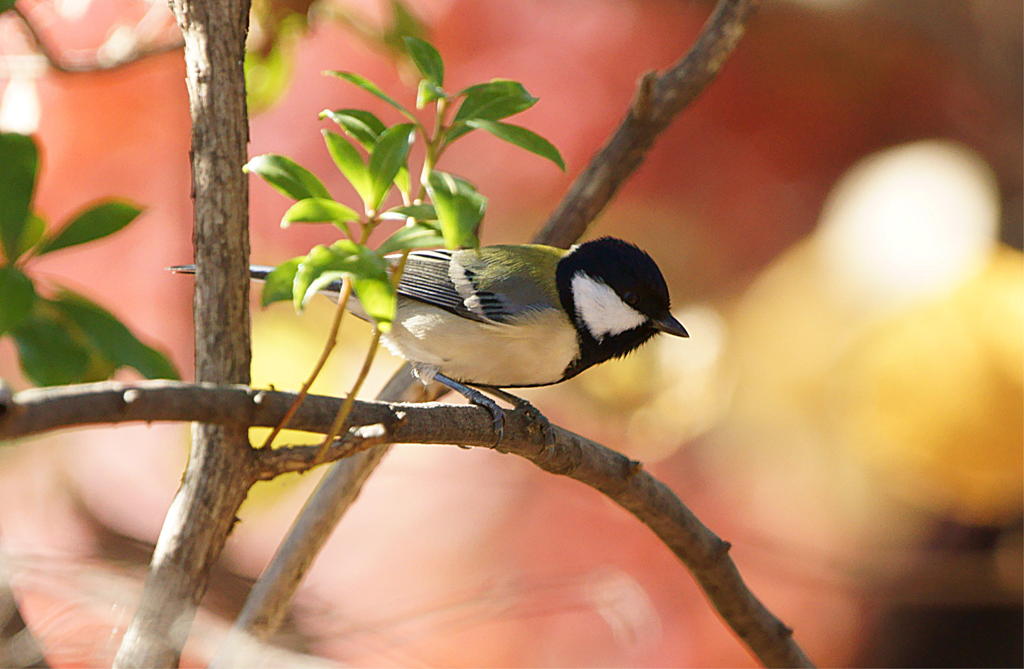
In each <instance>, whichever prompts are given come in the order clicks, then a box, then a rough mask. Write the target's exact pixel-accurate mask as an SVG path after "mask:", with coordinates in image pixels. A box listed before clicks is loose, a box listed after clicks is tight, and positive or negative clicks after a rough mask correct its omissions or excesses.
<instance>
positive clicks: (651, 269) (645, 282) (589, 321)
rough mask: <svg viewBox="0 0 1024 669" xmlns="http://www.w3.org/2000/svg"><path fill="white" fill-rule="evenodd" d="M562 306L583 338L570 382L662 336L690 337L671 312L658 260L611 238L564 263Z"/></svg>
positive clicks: (560, 277) (560, 278)
mask: <svg viewBox="0 0 1024 669" xmlns="http://www.w3.org/2000/svg"><path fill="white" fill-rule="evenodd" d="M556 280H557V283H558V291H559V296H560V298H561V301H562V306H563V307H564V308H565V310H566V311H567V312H568V314H569V316H570V318H571V319H572V321H573V324H574V325H575V326H576V330H577V332H579V336H580V358H579V359H578V360H576V361H575V362H574V363H573V365H572V366H570V368H569V369H568V370H566V376H567V377H569V376H575V375H576V374H578V373H579V372H581V371H583V370H584V369H586V368H587V367H590V366H591V365H595V364H597V363H599V362H604V361H605V360H608V359H609V358H616V357H619V356H623V355H626V354H627V353H629V352H630V351H632V350H634V349H635V348H637V347H638V346H640V345H641V344H643V343H644V342H646V341H647V340H648V339H650V338H651V337H653V336H654V335H655V334H657V333H658V332H666V333H668V334H673V335H676V336H680V337H686V336H689V335H687V333H686V330H685V329H684V328H683V326H682V325H681V324H680V323H679V322H678V321H677V320H675V318H673V317H672V314H671V313H670V312H669V306H670V302H669V295H668V286H667V285H666V284H665V278H664V277H663V276H662V275H661V270H659V269H658V266H657V264H655V262H654V260H653V259H652V258H651V257H650V256H649V255H647V254H646V253H644V252H643V251H641V250H640V249H639V248H637V247H636V246H634V245H632V244H630V243H628V242H624V241H622V240H620V239H613V238H612V237H602V238H601V239H595V240H594V241H590V242H587V243H585V244H581V245H580V246H579V247H577V248H576V249H575V250H573V251H572V252H571V253H569V254H568V255H566V256H565V257H564V258H563V259H562V260H561V261H560V262H559V263H558V269H557V276H556Z"/></svg>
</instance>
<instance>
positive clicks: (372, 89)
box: [324, 70, 416, 123]
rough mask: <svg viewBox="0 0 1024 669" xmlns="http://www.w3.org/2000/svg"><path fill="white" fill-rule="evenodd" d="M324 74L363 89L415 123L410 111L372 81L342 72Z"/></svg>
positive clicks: (352, 73) (332, 71) (330, 71)
mask: <svg viewBox="0 0 1024 669" xmlns="http://www.w3.org/2000/svg"><path fill="white" fill-rule="evenodd" d="M324 74H330V75H332V76H335V77H338V78H340V79H344V80H345V81H348V82H350V83H353V84H355V85H356V86H358V87H359V88H361V89H363V90H364V91H366V92H368V93H372V94H373V95H376V96H377V97H378V98H380V99H381V100H383V101H384V102H387V103H388V104H389V105H391V106H392V107H394V108H395V109H397V110H398V111H400V112H402V115H403V116H405V117H406V118H407V119H409V120H410V121H412V122H413V123H415V122H416V117H415V116H414V115H413V113H412V112H411V111H409V110H408V109H406V108H405V107H404V106H402V104H401V103H400V102H398V101H397V100H395V99H394V98H392V97H391V96H390V95H388V94H387V93H385V92H384V91H382V90H381V89H380V88H379V87H378V86H377V84H375V83H373V82H372V81H370V80H369V79H367V78H366V77H364V76H362V75H358V74H356V73H354V72H343V71H341V70H328V71H327V72H325V73H324Z"/></svg>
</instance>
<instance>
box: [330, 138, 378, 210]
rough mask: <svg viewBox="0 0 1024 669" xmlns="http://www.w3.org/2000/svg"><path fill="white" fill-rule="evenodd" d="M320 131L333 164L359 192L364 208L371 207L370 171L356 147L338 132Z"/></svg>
mask: <svg viewBox="0 0 1024 669" xmlns="http://www.w3.org/2000/svg"><path fill="white" fill-rule="evenodd" d="M320 132H321V133H322V134H323V136H324V142H326V144H327V152H328V153H330V154H331V158H332V159H334V164H335V165H337V166H338V169H339V170H341V173H342V174H344V175H345V178H346V179H348V182H349V183H350V184H352V187H353V188H355V189H356V193H358V194H359V197H360V199H362V201H363V205H364V206H365V207H366V209H371V208H372V207H371V206H370V201H371V200H372V199H373V191H372V187H371V185H370V173H369V172H368V171H367V169H366V163H364V162H363V157H362V156H360V155H359V151H358V150H357V149H356V147H354V146H352V144H350V143H349V141H348V140H347V139H345V138H344V137H342V136H341V135H339V134H338V133H336V132H331V131H330V130H321V131H320Z"/></svg>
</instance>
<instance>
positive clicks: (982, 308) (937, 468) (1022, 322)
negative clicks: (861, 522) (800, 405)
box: [833, 248, 1024, 523]
mask: <svg viewBox="0 0 1024 669" xmlns="http://www.w3.org/2000/svg"><path fill="white" fill-rule="evenodd" d="M833 378H834V379H835V380H836V383H837V386H838V387H839V389H840V390H841V392H842V396H843V398H844V400H845V401H843V402H842V403H841V406H842V407H843V409H844V410H843V411H842V412H841V414H840V417H841V419H840V420H841V423H840V424H841V427H842V430H843V433H844V435H845V438H846V439H845V441H846V443H847V444H848V445H849V446H850V447H851V448H852V449H853V450H854V452H856V453H858V454H859V455H860V456H861V457H863V458H865V460H866V461H867V462H868V463H869V464H870V465H871V466H872V467H874V468H876V469H877V470H878V471H880V472H882V473H883V474H884V475H885V477H886V481H887V482H888V484H889V485H888V488H889V489H890V490H892V491H894V492H895V493H897V494H899V495H902V496H904V497H905V498H908V499H911V500H913V501H914V502H915V503H917V504H920V505H924V506H926V507H928V508H930V509H932V510H933V511H936V512H940V513H950V514H953V515H955V516H958V517H960V518H961V519H963V520H966V521H968V522H975V523H1000V522H1006V521H1010V520H1013V519H1014V518H1016V517H1018V516H1019V514H1020V512H1021V496H1022V493H1024V489H1022V477H1024V474H1022V471H1024V462H1022V448H1024V256H1022V255H1021V254H1020V253H1018V252H1017V251H1014V250H1012V249H1009V248H1002V249H1000V250H999V251H998V252H997V253H996V254H994V255H993V257H992V259H991V261H990V262H989V264H988V266H987V267H986V268H985V270H984V271H982V272H980V273H978V274H977V275H976V276H974V277H972V278H970V279H968V280H967V281H966V282H964V283H963V284H962V285H961V286H960V287H959V288H957V289H956V290H954V291H952V292H951V293H949V294H948V295H947V296H946V297H943V298H941V299H936V300H933V301H929V302H927V303H924V304H921V305H918V306H916V307H913V308H910V309H908V310H906V311H905V312H903V313H901V314H899V315H898V316H895V317H893V318H891V319H889V320H887V321H884V322H882V323H880V324H879V325H878V326H877V327H876V328H875V329H874V330H873V331H872V332H871V333H869V334H868V335H867V336H865V337H864V338H863V339H861V340H860V341H859V343H858V345H857V346H856V347H854V349H853V350H852V351H851V352H850V355H849V356H848V357H847V358H846V359H845V360H844V362H843V363H842V364H841V365H840V366H839V368H838V369H837V370H836V371H835V374H834V375H833Z"/></svg>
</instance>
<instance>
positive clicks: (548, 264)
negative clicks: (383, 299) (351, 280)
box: [398, 246, 565, 323]
mask: <svg viewBox="0 0 1024 669" xmlns="http://www.w3.org/2000/svg"><path fill="white" fill-rule="evenodd" d="M508 248H509V247H500V246H490V247H484V248H481V249H466V250H462V251H448V250H444V249H439V250H432V251H414V252H412V253H410V254H409V258H408V260H407V261H406V264H405V270H404V271H403V272H402V280H401V281H400V282H399V284H398V293H399V294H400V295H404V296H405V297H408V298H411V299H414V300H418V301H420V302H425V303H427V304H433V305H435V306H438V307H441V308H442V309H446V310H448V311H450V312H452V313H454V314H457V315H459V316H462V317H464V318H470V319H472V320H477V321H481V322H498V323H507V322H509V321H511V320H515V318H516V317H517V316H520V315H522V314H524V313H526V312H530V311H540V310H543V309H557V308H560V307H559V305H560V302H559V297H558V291H557V289H556V288H555V265H557V263H558V260H559V259H560V258H561V257H562V255H564V253H565V252H564V251H562V250H561V249H553V248H551V247H546V246H518V247H515V251H516V252H515V253H508V252H507V249H508Z"/></svg>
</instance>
